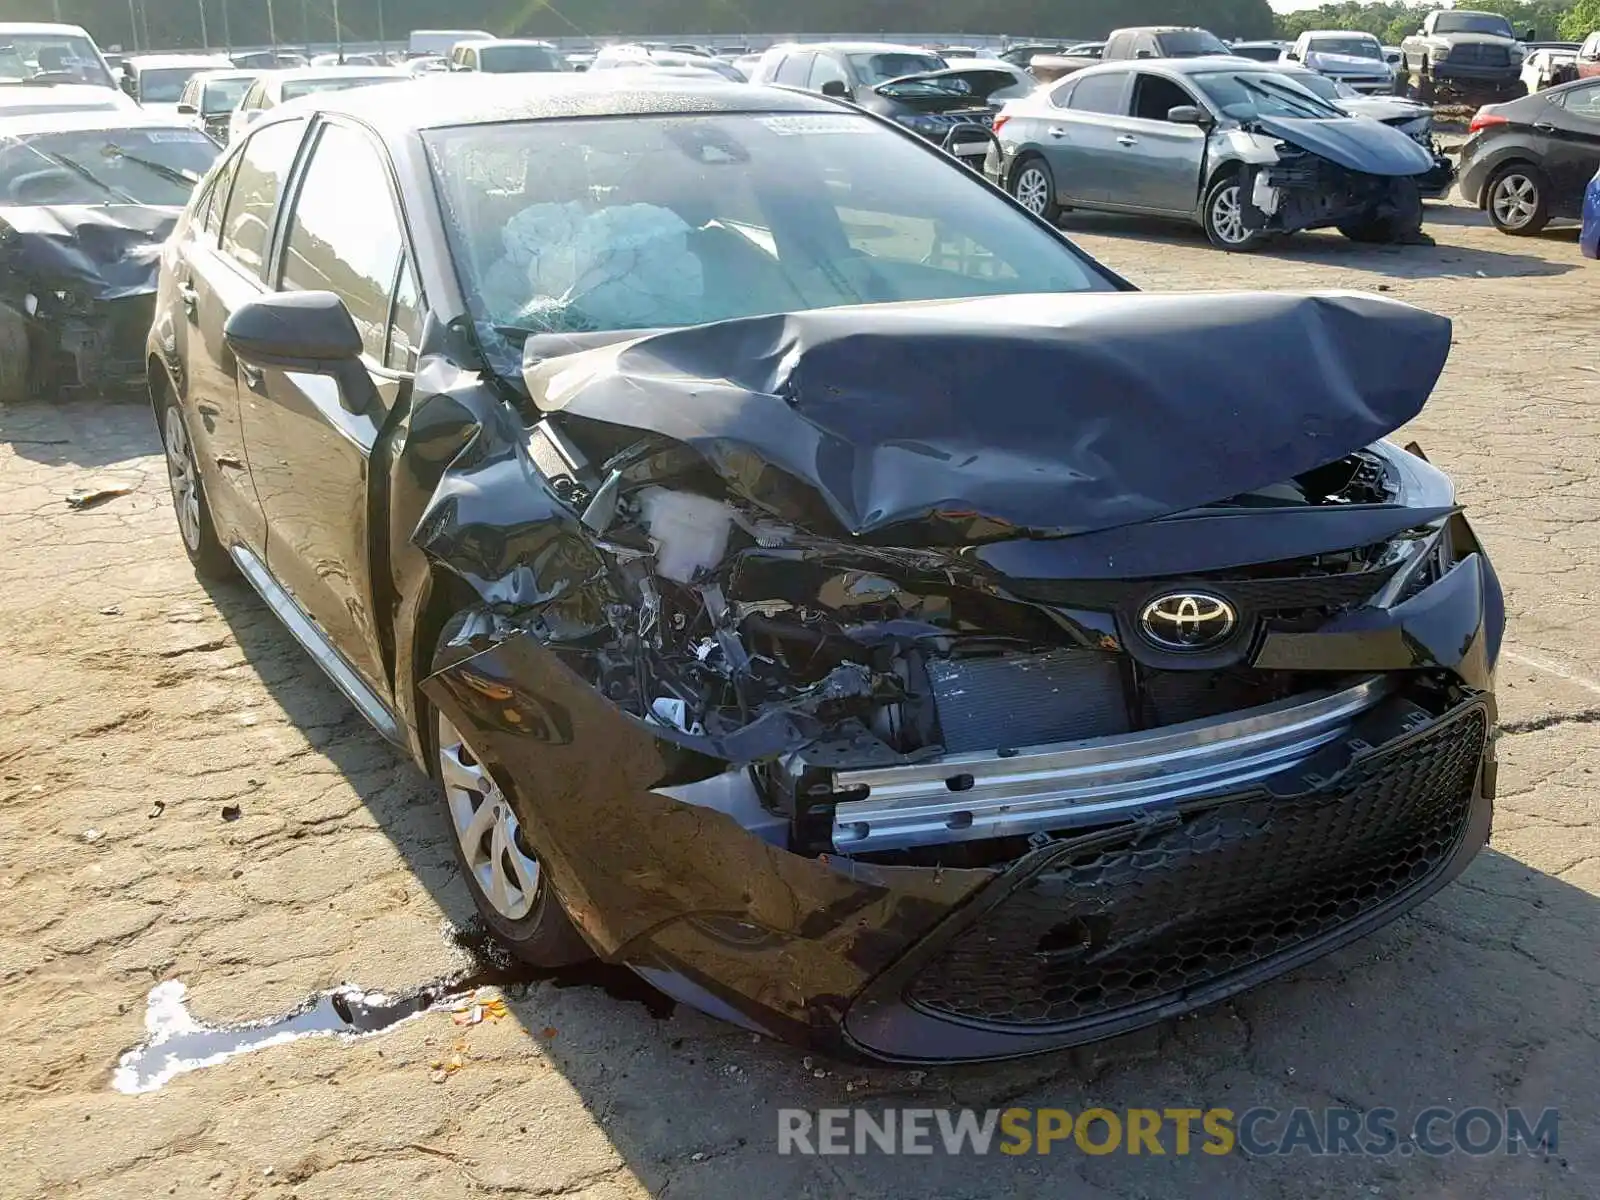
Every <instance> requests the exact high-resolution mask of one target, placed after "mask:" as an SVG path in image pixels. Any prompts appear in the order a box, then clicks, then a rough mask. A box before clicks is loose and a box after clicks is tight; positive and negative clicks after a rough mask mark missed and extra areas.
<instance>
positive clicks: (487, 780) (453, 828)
mask: <svg viewBox="0 0 1600 1200" xmlns="http://www.w3.org/2000/svg"><path fill="white" fill-rule="evenodd" d="M466 620H467V614H466V613H464V612H463V613H457V614H456V615H455V616H453V617H451V618H450V620H449V621H447V622H445V626H444V629H443V630H442V631H440V634H439V642H438V645H437V646H436V647H435V649H434V654H433V670H434V671H441V670H443V669H444V668H445V667H448V666H451V665H452V664H453V663H457V662H460V661H461V660H462V659H464V658H470V657H471V655H472V653H473V651H472V650H471V649H470V648H469V647H466V646H452V645H451V644H450V642H451V640H452V639H453V638H454V637H455V636H456V634H457V633H458V632H459V631H460V630H461V628H462V626H463V625H464V624H465V623H466ZM429 723H430V735H431V740H432V746H433V763H432V774H433V779H434V783H435V784H436V785H437V787H438V789H439V804H440V806H441V807H442V808H443V809H444V816H445V821H446V822H447V824H448V825H449V828H450V845H451V846H452V848H453V849H454V850H455V856H456V865H457V867H459V868H460V871H461V879H462V882H463V883H465V884H466V887H467V891H468V892H469V893H471V895H472V903H473V904H474V905H475V906H476V907H477V909H478V913H479V915H481V916H482V917H483V920H484V923H485V924H486V925H488V927H489V928H490V930H492V931H493V933H494V935H495V936H496V937H497V938H499V939H500V941H502V942H503V943H505V947H506V949H508V950H510V951H511V953H513V954H515V955H516V956H517V957H518V958H520V959H521V960H522V961H523V962H526V963H531V964H532V965H533V966H536V967H543V968H545V969H550V968H554V967H564V966H569V965H571V964H572V963H578V962H583V961H585V960H586V959H590V958H593V957H594V951H592V950H591V949H590V948H589V944H588V943H587V942H585V941H584V940H583V936H582V935H581V934H580V933H579V932H578V931H577V929H576V928H575V927H574V926H573V924H572V921H571V919H570V918H569V917H568V916H567V914H566V910H565V909H563V908H562V907H561V900H560V898H559V897H558V896H557V895H556V893H555V890H554V889H553V888H552V887H551V886H550V880H549V874H548V872H547V871H546V870H545V869H544V867H543V866H542V865H541V864H540V863H539V861H538V854H537V853H536V851H535V849H534V847H533V846H532V845H530V844H529V843H528V840H527V835H526V833H525V832H524V830H523V829H522V827H521V823H520V822H519V821H518V820H517V819H516V814H515V811H514V809H513V808H512V806H511V804H510V803H509V801H508V800H507V799H506V797H505V795H504V793H502V792H501V791H500V788H499V786H498V784H496V783H495V782H494V780H493V778H492V777H491V776H490V775H489V774H488V772H487V771H485V770H483V768H482V767H481V766H480V765H479V763H478V759H477V756H476V755H475V754H474V753H473V752H472V748H471V746H470V744H468V743H467V741H466V739H465V737H464V736H463V735H462V734H460V733H459V732H458V731H456V730H455V728H454V726H453V725H451V723H450V720H449V718H448V717H446V716H445V715H444V714H443V713H440V712H438V711H434V712H433V713H431V714H430V722H429ZM453 740H454V741H455V743H456V744H455V745H454V746H452V745H451V744H450V743H451V742H452V741H453ZM450 755H454V761H453V763H450V765H451V768H452V769H451V771H450V774H451V776H452V777H454V778H456V779H458V780H459V779H464V778H465V776H464V775H463V774H462V771H461V768H465V771H466V772H467V773H469V774H470V773H471V772H474V771H476V772H477V773H479V774H480V775H481V778H482V782H483V783H484V784H485V790H483V791H480V792H477V793H476V794H474V793H473V791H472V789H471V788H470V787H465V786H452V785H451V784H449V783H448V782H447V780H446V766H447V763H448V762H449V760H448V758H447V756H450ZM483 806H495V807H496V811H499V812H503V814H504V815H503V816H502V817H499V818H496V819H495V820H494V821H491V822H488V823H486V824H485V825H484V828H483V829H482V831H481V833H480V834H479V836H478V838H477V840H476V843H475V845H474V848H473V850H472V851H471V852H470V853H471V854H472V857H471V858H469V850H468V848H467V841H468V839H467V838H466V837H465V836H464V834H463V829H462V824H461V823H460V821H459V820H458V810H459V812H460V814H462V815H464V814H467V813H469V812H470V815H471V816H472V817H476V816H477V814H478V813H480V812H481V811H482V809H483ZM500 806H503V808H502V807H500ZM497 826H498V827H499V828H498V831H497V829H496V827H497ZM502 835H504V841H505V845H504V849H503V851H501V852H500V853H499V854H498V855H497V854H496V853H495V851H494V850H493V843H494V841H495V839H496V838H497V837H501V836H502ZM519 856H520V857H519ZM496 857H498V858H499V866H500V874H501V877H502V878H503V879H504V880H505V881H506V882H507V884H508V885H510V884H517V883H519V882H520V880H522V879H524V878H526V870H527V868H526V865H522V866H521V868H520V869H519V861H520V863H522V864H526V863H528V862H531V863H532V865H533V869H534V871H535V872H536V874H535V876H534V883H533V886H532V887H531V888H527V887H521V886H519V887H518V888H517V892H518V895H517V898H516V900H515V902H513V901H512V900H511V897H510V896H509V895H506V896H503V897H502V898H501V899H499V900H497V899H496V898H495V897H494V896H492V895H491V894H490V890H486V888H485V884H484V882H483V876H482V874H481V872H485V871H487V872H489V873H490V874H491V876H492V875H493V872H494V866H493V865H492V864H493V860H494V859H495V858H496ZM485 860H487V861H485ZM529 891H531V892H532V895H531V897H529V896H528V895H527V893H528V892H529Z"/></svg>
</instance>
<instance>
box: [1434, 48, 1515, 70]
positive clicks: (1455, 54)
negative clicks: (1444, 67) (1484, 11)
mask: <svg viewBox="0 0 1600 1200" xmlns="http://www.w3.org/2000/svg"><path fill="white" fill-rule="evenodd" d="M1443 61H1444V62H1446V63H1450V64H1456V63H1460V64H1461V65H1462V66H1470V67H1504V66H1508V65H1509V64H1510V62H1511V55H1510V52H1509V51H1508V50H1507V49H1506V47H1504V46H1487V45H1483V44H1482V43H1479V42H1466V43H1464V44H1461V45H1456V46H1451V47H1450V53H1449V54H1448V55H1446V56H1445V58H1444V60H1443Z"/></svg>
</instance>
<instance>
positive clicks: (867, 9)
mask: <svg viewBox="0 0 1600 1200" xmlns="http://www.w3.org/2000/svg"><path fill="white" fill-rule="evenodd" d="M334 5H335V0H0V20H6V21H38V20H50V19H52V16H51V10H52V7H53V8H54V11H55V12H56V13H58V14H59V17H58V18H56V19H59V20H62V21H67V22H70V23H72V24H75V25H82V26H84V27H85V28H86V29H88V30H89V32H90V33H91V34H93V35H94V37H95V40H96V41H98V42H99V43H100V44H101V46H102V48H104V47H109V46H112V45H120V46H123V47H126V48H131V47H133V46H135V45H139V46H147V47H152V48H156V49H175V48H180V47H196V46H199V45H201V14H202V12H203V13H204V20H205V32H206V35H207V40H208V41H209V43H210V44H211V45H212V46H221V45H224V44H231V45H235V46H247V45H265V44H266V43H267V42H268V40H269V29H275V30H276V32H277V38H278V41H279V42H280V43H283V44H292V43H296V42H299V43H306V42H316V43H326V42H332V41H334V40H335V38H334V31H335V25H334ZM337 7H338V14H339V26H338V28H339V30H340V32H341V33H342V36H343V38H344V40H345V41H348V42H366V41H376V40H378V39H379V38H380V37H382V38H384V39H385V40H387V41H390V42H400V41H403V40H404V39H405V36H406V33H407V31H409V30H411V29H438V28H441V27H444V28H452V29H457V28H474V29H484V30H487V31H488V32H490V33H493V34H496V35H499V36H502V37H510V36H519V37H617V36H624V37H625V36H630V35H631V36H639V37H642V36H646V35H670V34H673V33H678V34H681V35H690V34H717V35H730V36H742V35H758V34H759V35H767V36H770V35H772V34H786V33H828V32H831V31H839V32H850V33H877V32H882V33H887V34H893V33H894V32H895V31H897V30H898V31H903V32H907V33H929V32H941V33H962V32H965V33H973V34H977V33H982V34H1007V33H1009V34H1014V35H1018V36H1029V37H1034V36H1038V37H1049V38H1061V39H1064V40H1065V39H1073V40H1079V39H1087V38H1095V37H1103V36H1104V35H1105V34H1106V33H1107V32H1108V31H1109V30H1110V29H1112V28H1113V27H1115V26H1120V25H1156V24H1175V25H1203V26H1205V27H1206V28H1208V29H1211V30H1212V31H1213V32H1215V33H1217V34H1218V35H1219V36H1221V37H1246V38H1259V37H1270V36H1271V35H1272V31H1273V17H1272V10H1271V8H1269V7H1268V5H1267V0H1073V2H1072V3H1070V4H1061V3H1059V2H1050V0H455V2H454V3H452V4H450V5H448V6H441V5H440V4H438V3H437V0H337ZM269 14H270V22H269ZM146 31H147V33H148V36H146ZM225 34H226V43H225V41H224V35H225Z"/></svg>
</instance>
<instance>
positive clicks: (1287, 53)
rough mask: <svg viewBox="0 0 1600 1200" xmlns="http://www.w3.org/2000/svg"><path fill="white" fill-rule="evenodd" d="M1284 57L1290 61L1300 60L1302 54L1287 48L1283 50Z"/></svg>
mask: <svg viewBox="0 0 1600 1200" xmlns="http://www.w3.org/2000/svg"><path fill="white" fill-rule="evenodd" d="M1283 57H1284V58H1285V59H1287V60H1288V61H1289V62H1299V61H1300V56H1299V55H1298V54H1296V53H1295V52H1294V51H1293V50H1285V51H1284V52H1283Z"/></svg>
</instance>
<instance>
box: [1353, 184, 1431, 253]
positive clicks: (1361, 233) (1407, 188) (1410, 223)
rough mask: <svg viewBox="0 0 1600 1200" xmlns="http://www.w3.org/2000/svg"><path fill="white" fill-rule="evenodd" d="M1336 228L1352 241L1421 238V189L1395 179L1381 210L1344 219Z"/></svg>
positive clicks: (1396, 240) (1402, 240)
mask: <svg viewBox="0 0 1600 1200" xmlns="http://www.w3.org/2000/svg"><path fill="white" fill-rule="evenodd" d="M1339 232H1340V233H1342V234H1344V236H1345V237H1347V238H1349V239H1350V240H1351V241H1352V242H1389V243H1393V242H1415V241H1422V240H1425V239H1422V238H1421V237H1420V236H1419V235H1420V234H1421V233H1422V193H1421V192H1420V191H1418V190H1417V185H1416V183H1415V182H1414V181H1412V180H1409V179H1401V180H1396V181H1395V191H1394V195H1393V196H1392V197H1391V200H1390V202H1389V203H1388V204H1386V205H1385V206H1384V211H1383V212H1381V213H1377V214H1373V215H1370V216H1367V217H1364V218H1362V219H1361V220H1359V221H1344V222H1341V223H1340V225H1339Z"/></svg>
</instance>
